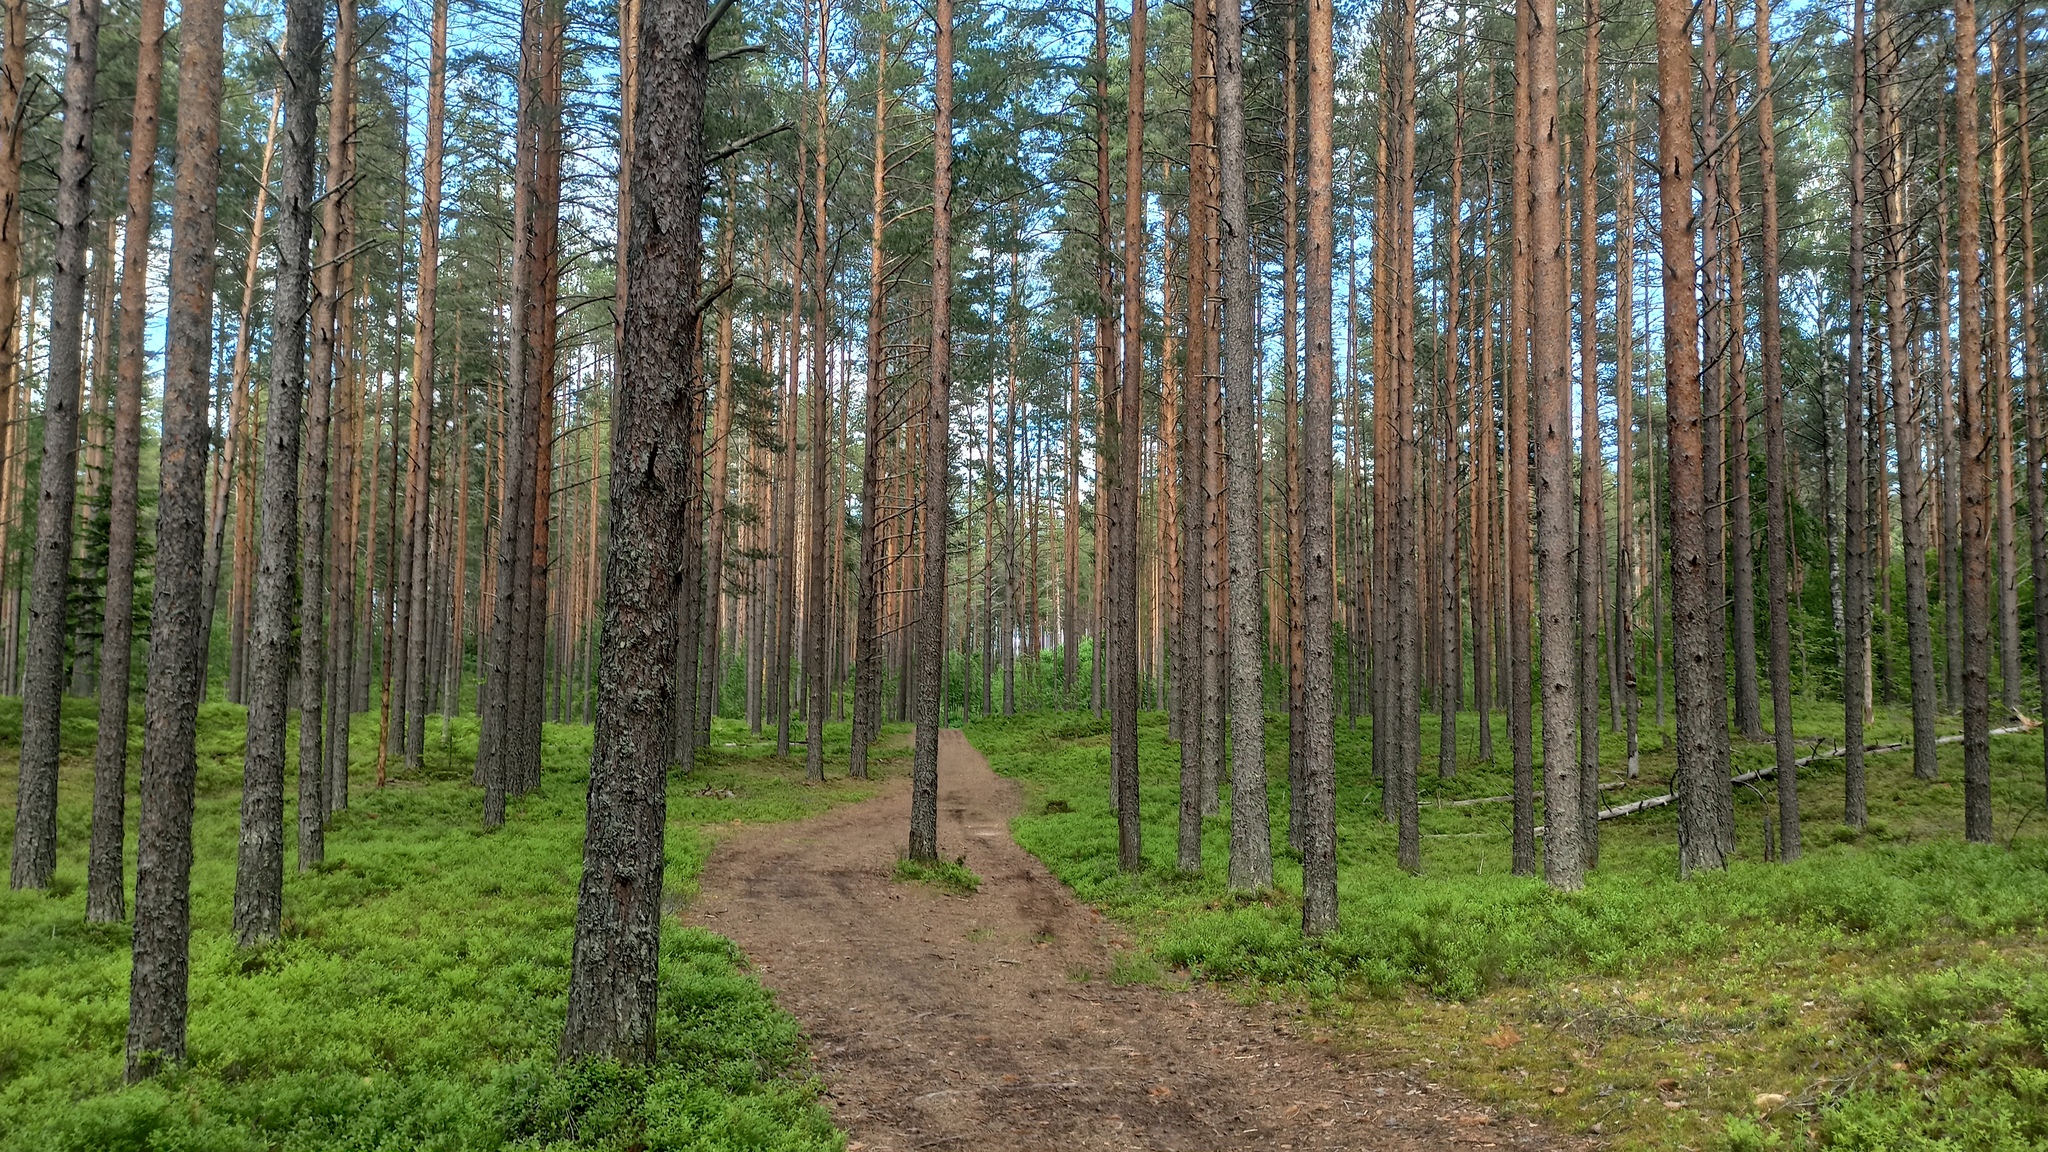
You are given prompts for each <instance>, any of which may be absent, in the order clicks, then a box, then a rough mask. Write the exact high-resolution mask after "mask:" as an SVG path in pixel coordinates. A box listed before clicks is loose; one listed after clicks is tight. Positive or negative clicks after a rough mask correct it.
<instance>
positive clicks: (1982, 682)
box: [1852, 0, 2002, 843]
mask: <svg viewBox="0 0 2048 1152" xmlns="http://www.w3.org/2000/svg"><path fill="white" fill-rule="evenodd" d="M1955 62H1956V203H1957V205H1958V209H1957V223H1956V244H1957V251H1958V259H1957V261H1956V271H1957V272H1958V273H1959V282H1958V308H1959V310H1960V315H1959V316H1958V317H1957V341H1956V343H1957V344H1958V348H1957V352H1958V354H1959V358H1960V361H1961V373H1960V384H1961V388H1960V390H1961V393H1962V403H1961V404H1960V405H1959V411H1958V412H1957V426H1958V432H1959V433H1960V435H1961V438H1962V452H1961V456H1962V477H1961V487H1962V521H1961V524H1960V525H1959V528H1960V532H1961V537H1962V583H1963V588H1962V592H1963V595H1962V600H1963V836H1964V838H1966V839H1968V840H1970V841H1971V842H1972V843H1989V842H1990V841H1991V604H1990V581H1991V570H1990V568H1991V556H1990V550H1991V521H1992V515H1991V486H1990V477H1989V476H1988V475H1987V473H1986V468H1987V467H1988V466H1989V463H1990V456H1991V428H1990V420H1991V412H1990V410H1989V409H1990V403H1989V397H1987V396H1986V395H1985V394H1984V393H1985V384H1984V363H1983V355H1984V348H1983V344H1984V312H1983V304H1982V297H1981V296H1980V294H1979V291H1978V284H1977V278H1978V275H1979V270H1980V267H1981V264H1982V261H1981V257H1982V255H1983V241H1982V239H1981V236H1980V229H1981V228H1982V221H1983V216H1982V208H1981V203H1982V201H1981V199H1980V197H1981V196H1982V194H1983V192H1982V189H1983V183H1982V177H1981V175H1980V174H1979V172H1978V153H1977V115H1978V112H1977V5H1976V0H1956V5H1955ZM2001 371H2002V369H2001ZM1852 710H1853V709H1852Z"/></svg>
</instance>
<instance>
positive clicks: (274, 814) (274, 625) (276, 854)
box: [234, 0, 321, 948]
mask: <svg viewBox="0 0 2048 1152" xmlns="http://www.w3.org/2000/svg"><path fill="white" fill-rule="evenodd" d="M285 22H286V28H285V53H284V60H285V69H284V146H283V148H282V149H281V150H280V156H279V164H280V172H279V178H278V192H277V209H278V211H277V245H278V253H279V255H278V269H277V293H276V299H277V302H276V305H275V308H274V312H273V320H272V335H271V356H270V392H269V398H268V403H267V405H266V407H267V409H268V411H267V412H266V413H265V417H266V418H265V420H264V424H263V508H262V524H261V525H260V527H259V529H258V531H259V533H260V537H261V541H260V548H259V551H258V557H257V570H256V616H255V622H254V626H253V635H252V637H251V639H250V645H251V648H252V651H251V653H250V660H251V666H250V675H251V688H252V690H251V692H250V697H249V733H248V753H247V755H246V757H245V762H244V767H243V770H242V830H241V839H240V842H239V845H238V848H237V851H236V856H235V906H234V925H235V939H236V942H237V943H239V944H241V945H242V946H243V947H245V948H248V947H254V946H255V945H258V944H262V943H265V942H267V941H270V940H275V939H277V935H278V928H279V920H280V918H281V917H282V915H283V911H284V761H285V747H284V742H285V721H286V715H287V710H288V707H289V701H288V699H287V695H286V694H287V690H288V688H289V685H290V679H291V668H292V651H291V648H292V628H293V624H294V622H295V621H294V617H295V616H296V615H297V608H298V603H297V597H296V596H295V595H294V593H295V591H296V589H295V588H294V587H293V580H292V575H293V573H292V563H293V560H294V558H295V556H296V553H295V551H294V549H295V547H296V545H297V543H298V540H297V532H298V529H299V522H298V517H299V430H300V422H301V417H302V415H303V410H302V407H301V405H302V403H303V401H302V396H303V394H304V392H305V390H306V329H307V312H308V309H309V307H310V304H311V297H310V293H311V288H312V282H311V276H312V266H311V265H312V261H311V256H312V253H311V251H310V245H311V241H312V232H313V193H314V188H313V127H314V124H315V123H316V121H317V118H318V116H319V99H320V57H319V51H320V39H321V14H320V8H319V4H318V0H292V3H291V5H290V7H289V8H288V9H287V11H286V17H285Z"/></svg>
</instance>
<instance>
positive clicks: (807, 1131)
mask: <svg viewBox="0 0 2048 1152" xmlns="http://www.w3.org/2000/svg"><path fill="white" fill-rule="evenodd" d="M67 704H70V705H77V706H78V709H77V714H76V715H75V716H71V715H67V722H66V727H65V754H66V755H65V761H64V770H63V776H62V791H61V803H60V824H59V832H60V838H59V848H60V857H59V868H58V875H57V883H56V885H55V886H54V887H53V888H52V889H51V890H50V892H49V893H47V894H45V893H36V892H10V893H6V894H5V895H4V896H0V987H4V988H5V989H6V995H5V996H4V997H0V1148H6V1149H24V1150H26V1149H36V1150H39V1152H40V1150H53V1152H54V1150H62V1149H81V1150H83V1149H94V1150H101V1149H109V1150H118V1149H144V1148H149V1149H170V1148H176V1149H222V1150H228V1149H235V1150H239V1149H251V1150H254V1149H357V1148H361V1149H370V1148H379V1149H384V1148H420V1149H450V1150H453V1149H495V1148H569V1147H574V1148H616V1149H626V1148H644V1149H683V1148H688V1149H750V1150H776V1152H784V1150H786V1152H810V1150H814V1149H837V1148H838V1147H840V1146H841V1143H842V1137H840V1136H839V1135H838V1134H836V1133H835V1132H834V1131H833V1129H832V1127H831V1125H830V1123H829V1120H828V1119H827V1117H826V1115H825V1112H824V1110H823V1109H822V1108H821V1107H820V1105H819V1103H818V1100H817V1088H816V1085H815V1084H814V1083H813V1082H812V1081H811V1080H810V1079H809V1077H808V1075H807V1071H806V1069H807V1067H808V1061H807V1059H806V1053H805V1048H804V1044H803V1039H802V1035H801V1033H800V1030H799V1029H798V1026H797V1024H796V1022H795V1021H794V1020H793V1019H792V1018H791V1017H790V1016H789V1015H788V1014H786V1013H784V1012H783V1011H781V1010H780V1009H779V1008H777V1007H776V1006H775V1004H774V1002H773V1000H772V998H771V997H770V995H769V994H768V993H767V992H766V991H765V990H764V989H763V988H762V987H761V986H760V984H759V983H758V982H757V981H756V980H755V979H754V978H753V977H752V976H751V975H749V974H748V973H747V971H746V970H745V969H746V965H745V960H744V958H743V957H742V956H741V955H740V954H739V952H738V951H737V949H735V948H734V947H733V946H732V945H731V944H730V943H728V942H727V941H725V940H723V939H721V938H719V937H716V936H713V935H711V934H709V933H706V932H703V931H700V930H697V929H692V928H685V927H682V926H680V925H678V924H676V923H674V922H673V921H671V922H670V923H669V924H668V926H667V929H666V931H665V932H664V933H663V939H662V957H661V981H662V988H661V1019H660V1026H659V1058H658V1060H657V1062H656V1063H655V1064H654V1065H653V1066H651V1067H648V1068H644V1069H641V1068H621V1067H618V1066H616V1065H606V1064H590V1065H584V1066H577V1067H558V1066H557V1064H556V1062H555V1050H556V1044H557V1042H558V1041H559V1039H560V1032H561V1027H562V1018H563V1011H564V1005H565V993H566V989H567V985H568V966H569V946H570V939H571V934H572V925H573V918H574V914H575V897H576V883H577V877H578V875H579V874H580V871H581V863H582V845H583V814H584V793H585V788H586V785H587V782H588V771H589V759H590V730H589V729H588V728H584V727H560V728H558V727H555V726H552V725H550V726H548V727H547V729H546V730H545V737H544V740H545V750H544V757H545V759H544V770H543V772H542V774H541V781H542V782H541V788H540V790H539V791H538V792H537V793H535V794H533V795H530V796H527V797H525V798H523V799H521V800H518V801H516V802H514V803H513V804H512V805H511V807H510V810H509V812H508V815H507V819H506V823H505V827H504V828H503V829H502V830H500V831H498V832H496V833H491V834H485V833H484V832H482V831H480V824H481V820H480V813H481V796H480V793H479V791H478V790H477V789H474V788H472V787H470V786H469V784H468V775H469V767H468V766H469V764H470V763H472V762H473V760H472V758H473V756H474V752H475V721H474V720H473V719H471V720H458V721H456V722H455V723H454V724H453V726H452V728H451V731H450V733H449V737H448V739H447V740H446V741H445V742H444V741H442V740H441V739H440V737H439V733H438V731H437V730H436V728H435V727H434V726H433V725H434V724H438V721H435V722H433V723H432V724H430V727H429V730H428V731H429V738H428V745H429V749H428V753H429V754H428V756H427V759H426V762H425V763H424V764H423V765H422V767H421V769H420V771H419V773H417V774H416V775H415V776H412V777H397V778H394V779H392V780H391V781H390V783H389V784H388V785H387V786H386V787H383V788H378V787H375V785H374V771H373V768H372V767H371V766H373V765H374V762H375V752H374V746H375V741H374V729H375V726H376V725H375V719H374V717H370V718H368V723H367V724H360V723H359V725H358V731H357V733H356V738H355V740H354V745H355V748H354V761H355V765H356V769H355V773H354V794H353V797H352V801H353V802H352V804H351V807H350V809H349V810H348V811H347V812H346V813H344V814H343V815H342V816H340V817H339V818H338V819H337V820H336V822H335V824H334V826H333V828H332V829H331V830H330V832H329V833H328V837H327V853H328V861H327V863H326V865H325V866H323V867H322V868H320V869H319V870H317V871H315V872H311V873H306V874H300V873H297V872H296V871H294V870H293V869H292V868H291V866H290V864H289V863H288V864H287V877H286V882H285V917H286V920H285V932H284V938H283V939H282V940H280V941H279V942H277V943H276V944H274V945H271V946H269V947H266V948H263V949H260V950H256V951H241V950H238V949H236V948H235V946H234V943H233V940H232V937H231V936H230V933H229V913H230V901H231V896H232V893H233V887H234V861H235V842H236V824H237V801H238V798H239V795H240V787H241V744H242V732H243V713H242V711H241V709H239V708H234V707H230V706H227V705H208V706H207V707H206V708H205V709H204V710H203V712H202V714H201V719H200V736H199V744H200V776H199V802H198V807H197V817H196V823H195V838H196V848H197V851H196V862H195V865H194V869H193V928H194V931H193V941H192V984H191V1032H190V1055H191V1061H190V1064H189V1065H188V1066H187V1067H185V1068H183V1069H180V1070H177V1071H175V1072H173V1073H171V1074H169V1075H166V1076H164V1077H162V1078H161V1079H159V1080H157V1081H155V1082H152V1083H148V1084H144V1085H140V1086H137V1087H132V1088H124V1087H122V1086H121V1068H122V1055H121V1051H122V1040H123V1035H124V1032H125V1028H126V1024H127V1014H128V994H127V988H128V965H129V950H128V927H127V926H126V925H120V926H113V927H94V926H88V925H86V924H85V923H84V915H83V898H84V897H83V886H84V856H85V840H86V828H87V820H88V810H89V806H90V787H91V779H90V777H91V763H90V756H91V748H92V740H93V733H92V724H91V719H90V716H91V713H90V709H89V706H90V702H89V701H67ZM10 728H11V729H12V730H13V731H14V732H18V730H19V704H18V702H15V701H6V702H4V703H0V741H4V740H6V739H7V738H8V736H9V734H10V733H9V729H10ZM839 744H840V745H841V746H842V755H843V745H844V737H843V735H841V737H840V739H839ZM289 746H291V747H296V742H295V741H294V742H292V743H291V744H290V745H289ZM770 747H772V746H770ZM134 748H135V750H136V751H139V740H138V741H136V743H135V745H134ZM889 755H890V754H888V753H885V754H884V755H883V756H882V757H881V759H880V763H879V764H878V767H879V768H880V769H881V770H882V771H884V772H887V771H891V770H893V769H892V761H891V760H890V759H889ZM0 758H4V761H5V763H6V765H7V769H8V771H7V772H6V774H5V775H4V776H0V787H4V788H5V789H6V791H7V792H8V793H9V794H11V793H12V790H13V775H12V768H13V763H12V761H13V757H12V756H9V755H5V754H4V753H0ZM394 767H395V766H394ZM839 775H842V776H843V773H841V774H839ZM800 778H801V771H800V769H792V768H791V767H789V766H788V765H775V764H774V763H773V762H772V761H770V760H768V759H766V757H765V750H764V747H763V746H761V745H758V744H755V743H753V742H752V741H750V740H749V739H748V737H747V735H746V733H745V729H744V728H743V727H741V726H738V725H730V726H729V725H727V724H726V723H723V722H721V723H720V724H719V726H718V730H717V732H716V734H715V735H714V739H713V748H712V749H711V750H710V752H709V753H708V754H707V755H704V756H702V757H701V758H700V760H699V767H698V770H697V771H696V772H695V773H694V774H693V775H691V776H690V777H689V778H687V779H683V778H676V779H673V780H672V782H671V784H670V789H669V801H668V804H669V821H670V823H669V832H668V847H669V865H668V876H667V889H668V891H669V893H670V895H671V899H672V900H673V901H679V900H681V899H683V898H686V897H687V896H689V895H690V894H691V893H692V892H693V891H694V885H695V877H696V875H697V873H698V870H699V868H700V867H701V865H702V863H703V861H704V859H705V856H706V854H707V853H708V851H709V848H710V845H711V843H712V837H713V835H715V834H716V832H717V830H718V829H719V828H721V827H729V826H731V825H732V824H734V823H752V822H759V821H769V820H788V819H795V818H798V817H801V816H804V815H807V814H809V813H812V812H816V811H820V810H822V809H824V808H826V807H828V806H830V805H833V804H837V803H843V802H846V801H850V800H855V799H859V798H861V797H863V796H865V795H867V794H869V793H870V792H871V791H872V785H867V784H861V783H859V782H851V781H845V780H843V779H841V780H838V781H836V782H834V783H831V784H828V785H826V786H825V787H822V788H806V787H804V786H802V785H801V784H799V783H797V781H798V780H799V779H800ZM130 787H131V799H130V801H129V808H128V814H129V821H130V847H129V851H128V859H129V861H130V869H131V878H130V882H129V883H130V890H131V891H132V889H133V879H132V868H133V860H134V849H133V822H134V819H135V801H134V799H133V798H132V788H133V782H132V771H131V785H130ZM287 792H288V793H289V789H287ZM11 819H12V806H11V805H10V806H8V812H7V814H6V815H5V816H0V821H5V822H11ZM294 819H296V817H295V816H293V815H292V813H291V812H290V811H288V812H287V814H286V821H287V826H288V827H289V826H291V821H292V820H294ZM9 831H11V829H9V828H8V827H7V825H6V824H5V823H0V836H4V835H6V834H7V833H8V832H9Z"/></svg>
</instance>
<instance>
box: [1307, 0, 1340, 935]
mask: <svg viewBox="0 0 2048 1152" xmlns="http://www.w3.org/2000/svg"><path fill="white" fill-rule="evenodd" d="M1331 22H1332V21H1331V4H1330V0H1308V261H1307V268H1306V270H1305V276H1304V283H1305V285H1306V289H1305V290H1306V299H1305V304H1306V307H1305V309H1304V312H1305V316H1304V318H1303V319H1304V325H1305V328H1306V332H1307V341H1308V349H1307V352H1308V372H1307V378H1306V389H1305V398H1304V403H1303V405H1302V457H1301V469H1302V478H1301V480H1302V482H1301V489H1302V545H1301V563H1302V587H1303V592H1302V617H1303V619H1302V626H1303V633H1304V645H1303V648H1304V667H1303V669H1302V717H1303V725H1302V727H1303V732H1304V734H1303V740H1304V748H1303V756H1302V781H1303V785H1304V791H1306V793H1307V795H1306V797H1305V798H1304V803H1303V806H1302V812H1303V820H1302V824H1303V829H1302V854H1301V857H1302V877H1301V926H1302V931H1303V932H1304V933H1306V934H1308V935H1311V936H1320V935H1324V934H1327V933H1330V932H1334V931H1336V929H1337V810H1336V798H1337V797H1336V773H1335V752H1336V748H1335V738H1336V729H1335V727H1334V720H1335V717H1334V715H1333V713H1332V710H1331V704H1332V701H1333V693H1332V688H1333V687H1334V684H1333V681H1334V675H1335V668H1334V666H1333V661H1332V658H1331V657H1332V653H1331V639H1332V638H1331V635H1330V625H1331V619H1330V615H1331V607H1332V604H1331V596H1332V594H1333V592H1334V590H1335V589H1334V581H1333V576H1334V573H1333V571H1332V568H1331V559H1332V557H1331V549H1330V543H1331V540H1330V536H1331V531H1330V530H1331V519H1332V514H1331V506H1330V498H1331V492H1330V461H1331V450H1332V446H1331V434H1330V408H1331V401H1332V392H1333V385H1334V384H1335V379H1336V366H1335V363H1334V357H1333V356H1332V348H1331V327H1332V325H1331V316H1330V310H1331V308H1330V306H1331V283H1330V279H1331V278H1330V272H1331V257H1332V255H1333V248H1334V240H1335V227H1334V225H1335V212H1334V210H1333V191H1334V188H1333V184H1334V176H1335V168H1336V165H1335V148H1334V146H1333V142H1332V130H1331V129H1332V121H1333V120H1334V118H1335V108H1336V87H1335V77H1336V54H1335V52H1334V50H1333V46H1332V37H1331Z"/></svg>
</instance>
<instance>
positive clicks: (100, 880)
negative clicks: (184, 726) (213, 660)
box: [85, 0, 164, 924]
mask: <svg viewBox="0 0 2048 1152" xmlns="http://www.w3.org/2000/svg"><path fill="white" fill-rule="evenodd" d="M136 20H137V27H136V46H135V104H134V110H133V112H131V113H130V115H129V120H128V126H129V128H128V139H129V145H128V223H127V232H126V235H124V236H123V237H122V245H121V331H120V364H119V366H118V369H117V371H118V373H119V375H118V384H117V388H118V392H117V394H116V395H115V397H114V429H113V432H114V436H113V445H112V453H111V455H112V459H111V461H110V466H111V469H110V475H109V493H108V504H107V588H106V597H107V600H106V604H105V606H104V609H103V611H102V613H101V617H100V684H99V688H100V699H99V737H98V740H97V742H96V743H95V745H94V747H93V772H92V843H91V846H90V848H89V850H88V852H87V855H86V863H85V873H86V875H85V919H86V921H87V922H88V923H93V924H115V923H119V922H120V920H121V917H122V915H123V913H124V911H125V907H124V905H125V904H126V896H127V892H126V888H125V884H126V879H125V875H124V871H123V867H122V863H121V856H122V840H123V837H124V836H125V835H126V827H127V823H126V815H125V813H126V808H127V792H128V687H129V685H128V680H129V664H130V659H131V657H132V654H133V650H134V643H133V641H134V630H135V537H136V518H137V517H136V505H137V503H138V496H139V493H138V488H139V486H140V476H141V466H142V373H143V369H144V367H145V361H144V354H143V329H144V326H145V324H146V322H147V320H148V318H149V295H148V294H149V279H148V277H149V236H150V232H151V231H152V225H153V219H154V216H155V210H156V145H157V104H158V102H159V98H160V96H161V95H162V92H163V61H164V39H163V37H164V6H163V0H144V2H143V4H142V6H141V8H140V10H139V11H138V12H137V16H136Z"/></svg>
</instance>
